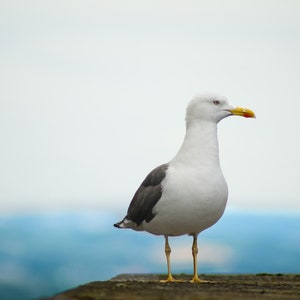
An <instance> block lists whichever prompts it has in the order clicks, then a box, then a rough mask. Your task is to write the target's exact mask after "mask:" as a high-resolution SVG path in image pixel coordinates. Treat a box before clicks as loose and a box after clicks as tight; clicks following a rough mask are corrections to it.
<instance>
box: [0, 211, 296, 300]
mask: <svg viewBox="0 0 300 300" xmlns="http://www.w3.org/2000/svg"><path fill="white" fill-rule="evenodd" d="M118 218H119V216H118V215H117V214H115V213H112V212H102V213H100V212H91V211H90V212H83V211H80V212H79V211H77V212H75V211H74V212H68V213H67V212H65V213H62V212H60V213H49V212H48V213H43V214H31V215H19V216H13V215H10V216H6V217H4V216H0V234H1V245H0V269H1V274H0V298H1V299H3V300H27V299H33V298H37V297H41V296H51V295H54V294H55V293H58V292H60V291H63V290H66V289H70V288H72V287H75V286H77V285H80V284H84V283H88V282H90V281H97V280H108V279H110V278H112V277H114V276H116V275H118V274H120V273H162V274H165V273H166V261H165V254H164V239H163V237H162V236H154V235H151V234H149V233H146V232H135V231H133V230H126V229H123V230H121V229H116V228H114V227H113V223H115V222H116V221H118ZM299 238H300V214H286V215H285V214H282V215H281V214H280V213H277V214H274V213H269V214H262V213H251V212H249V211H241V210H228V211H226V212H225V214H224V216H223V217H222V218H221V219H220V221H219V222H217V223H216V224H215V225H214V226H212V227H211V228H209V229H207V230H205V231H204V232H202V233H201V234H200V235H199V240H198V247H199V261H198V265H199V273H208V274H210V273H218V274H222V273H226V274H231V273H233V274H238V273H275V274H277V273H297V274H300V266H299V264H298V258H299V252H300V243H299V240H300V239H299ZM169 242H170V246H171V248H172V254H171V263H172V272H173V273H174V274H175V273H187V274H191V273H192V255H191V244H192V238H191V237H189V236H180V237H171V238H170V241H169Z"/></svg>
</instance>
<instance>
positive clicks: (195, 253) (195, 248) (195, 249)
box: [190, 235, 207, 283]
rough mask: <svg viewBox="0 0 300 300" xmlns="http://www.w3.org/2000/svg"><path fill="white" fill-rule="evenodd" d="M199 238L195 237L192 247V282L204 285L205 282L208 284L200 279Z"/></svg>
mask: <svg viewBox="0 0 300 300" xmlns="http://www.w3.org/2000/svg"><path fill="white" fill-rule="evenodd" d="M197 238H198V236H197V235H194V239H193V246H192V254H193V264H194V276H193V278H192V280H191V281H190V282H191V283H203V282H207V281H205V280H201V279H200V278H199V277H198V270H197V255H198V246H197Z"/></svg>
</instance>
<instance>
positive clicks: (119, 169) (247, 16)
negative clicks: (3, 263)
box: [0, 0, 300, 213]
mask: <svg viewBox="0 0 300 300" xmlns="http://www.w3.org/2000/svg"><path fill="white" fill-rule="evenodd" d="M0 23H1V26H0V38H1V47H0V63H1V72H0V76H1V81H0V84H1V88H0V137H1V147H0V167H1V168H0V170H1V171H0V211H1V212H5V213H7V212H9V213H14V212H31V211H35V212H36V211H48V210H68V209H81V210H82V209H86V210H91V209H98V210H99V211H101V210H113V211H116V212H118V213H119V212H121V211H122V212H124V213H125V211H126V209H127V207H128V204H129V202H130V200H131V198H132V195H133V194H134V192H135V190H136V189H137V188H138V186H139V184H140V183H141V181H142V180H143V179H144V177H145V176H146V174H147V173H148V172H149V171H150V170H151V169H152V168H154V167H156V166H157V165H158V164H161V163H165V162H167V161H169V160H170V159H172V158H173V156H174V155H175V154H176V152H177V150H178V148H179V147H180V145H181V142H182V140H183V137H184V132H185V123H184V117H185V108H186V105H187V103H188V101H189V100H190V99H191V98H192V97H193V95H194V94H196V93H198V92H202V91H214V92H217V93H221V94H223V95H225V96H226V97H228V98H229V99H230V101H231V102H232V103H234V104H236V105H239V106H245V107H248V108H250V109H252V110H254V111H255V113H256V115H257V119H244V118H240V117H231V118H227V119H225V120H223V121H221V122H220V124H219V143H220V159H221V164H222V168H223V172H224V175H225V177H226V179H227V183H228V186H229V193H230V196H229V202H228V206H229V207H231V208H240V209H252V210H263V211H266V210H267V211H273V210H280V211H298V212H299V211H300V186H299V168H300V159H299V153H300V125H299V117H298V113H299V111H300V96H299V86H300V81H299V80H300V2H299V1H297V0H294V1H293V0H278V1H276V0H263V1H261V0H260V1H257V0H251V1H239V0H235V1H234V0H227V1H221V0H220V1H214V0H209V1H196V0H194V1H192V0H185V1H174V0H172V1H169V0H157V1H153V0H151V1H140V0H132V1H126V0H118V1H117V0H107V1H101V0H97V1H96V0H95V1H92V0H87V1H71V0H70V1H66V0H60V1H53V0H51V1H48V0H44V1H39V0H36V1H30V0H29V1H23V0H22V1H21V0H19V1H16V0H10V1H3V0H2V1H1V2H0Z"/></svg>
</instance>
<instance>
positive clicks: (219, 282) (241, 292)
mask: <svg viewBox="0 0 300 300" xmlns="http://www.w3.org/2000/svg"><path fill="white" fill-rule="evenodd" d="M165 277H166V275H159V274H138V275H137V274H120V275H118V276H116V277H114V278H112V279H111V280H108V281H95V282H91V283H88V284H85V285H82V286H79V287H77V288H74V289H72V290H69V291H66V292H63V293H60V294H58V295H55V296H53V297H51V298H48V299H47V300H75V299H76V300H102V299H103V300H104V299H105V300H109V299H112V300H114V299H130V300H138V299H143V300H152V299H161V300H165V299H172V300H177V299H180V300H196V299H197V300H202V299H203V300H204V299H206V300H207V299H222V300H223V299H224V300H232V299H238V300H239V299H241V300H250V299H251V300H252V299H270V300H271V299H287V300H288V299H295V300H296V299H300V275H286V274H257V275H201V276H200V278H202V279H204V280H208V281H209V283H201V284H193V283H189V282H188V280H190V279H191V275H185V274H177V275H174V277H175V278H176V279H181V280H183V281H185V282H180V283H160V282H159V280H161V279H165ZM44 300H46V299H44Z"/></svg>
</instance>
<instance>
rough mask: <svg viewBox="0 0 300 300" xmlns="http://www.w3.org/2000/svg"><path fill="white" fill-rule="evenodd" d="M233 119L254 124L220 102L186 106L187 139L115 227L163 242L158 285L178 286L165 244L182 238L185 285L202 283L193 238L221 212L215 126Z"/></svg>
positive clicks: (216, 98)
mask: <svg viewBox="0 0 300 300" xmlns="http://www.w3.org/2000/svg"><path fill="white" fill-rule="evenodd" d="M232 115H236V116H243V117H246V118H255V114H254V112H253V111H251V110H250V109H247V108H242V107H237V106H234V105H232V104H230V103H229V101H228V99H227V98H226V97H224V96H221V95H217V94H208V93H205V94H199V95H197V96H195V97H194V98H193V99H192V100H191V101H190V102H189V104H188V106H187V110H186V118H185V121H186V134H185V138H184V141H183V143H182V146H181V147H180V149H179V151H178V152H177V154H176V155H175V157H174V158H173V159H172V160H171V161H170V162H168V163H166V164H162V165H160V166H158V167H157V168H155V169H154V170H152V171H151V172H150V173H149V174H148V175H147V176H146V178H145V180H144V181H143V182H142V184H141V185H140V186H139V188H138V189H137V191H136V193H135V194H134V196H133V198H132V201H131V203H130V205H129V208H128V211H127V214H126V216H125V217H124V218H123V220H122V221H120V222H118V223H116V224H114V226H115V227H117V228H131V229H133V230H137V231H147V232H149V233H151V234H154V235H163V236H164V238H165V255H166V259H167V270H168V276H167V279H166V280H162V282H176V281H179V280H176V279H174V277H173V276H172V273H171V264H170V254H171V248H170V245H169V240H168V238H169V236H181V235H185V234H188V235H190V236H192V237H193V244H192V256H193V269H194V274H193V278H192V280H191V281H190V282H192V283H201V282H204V280H201V279H200V278H199V277H198V271H197V255H198V246H197V238H198V235H199V233H200V232H202V231H203V230H205V229H207V228H208V227H210V226H212V225H213V224H215V223H216V222H217V221H218V220H219V219H220V218H221V216H222V214H223V212H224V210H225V206H226V202H227V197H228V188H227V184H226V181H225V178H224V176H223V173H222V170H221V167H220V161H219V147H218V138H217V124H218V122H219V121H221V120H222V119H224V118H226V117H229V116H232Z"/></svg>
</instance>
